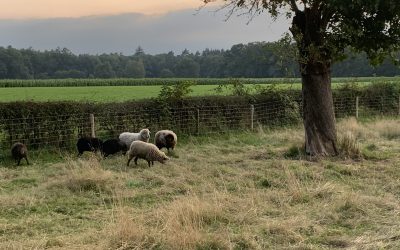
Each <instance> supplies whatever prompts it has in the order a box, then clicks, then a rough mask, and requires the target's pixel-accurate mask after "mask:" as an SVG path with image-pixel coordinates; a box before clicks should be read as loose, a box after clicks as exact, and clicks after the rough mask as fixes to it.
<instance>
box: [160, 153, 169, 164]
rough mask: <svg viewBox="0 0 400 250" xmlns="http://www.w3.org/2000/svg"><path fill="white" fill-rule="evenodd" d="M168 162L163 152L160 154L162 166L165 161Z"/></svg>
mask: <svg viewBox="0 0 400 250" xmlns="http://www.w3.org/2000/svg"><path fill="white" fill-rule="evenodd" d="M168 160H169V157H168V156H167V155H166V154H165V153H164V152H162V157H161V160H160V162H161V163H162V164H164V163H165V162H166V161H168Z"/></svg>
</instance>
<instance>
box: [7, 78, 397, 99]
mask: <svg viewBox="0 0 400 250" xmlns="http://www.w3.org/2000/svg"><path fill="white" fill-rule="evenodd" d="M399 79H400V78H398V77H392V78H390V77H376V78H373V77H369V78H366V77H364V78H334V79H332V82H333V88H337V87H339V86H341V85H343V84H345V83H357V84H359V85H368V84H371V83H373V82H379V81H386V82H400V80H399ZM186 80H190V81H193V82H194V83H196V85H195V86H193V87H192V90H193V91H192V93H191V94H190V95H191V96H205V95H228V94H230V92H229V91H228V90H226V89H223V91H222V92H221V93H219V92H216V91H215V88H216V87H217V86H218V84H222V83H229V82H230V81H232V80H231V79H222V78H221V79H201V78H200V79H64V80H0V87H1V86H3V87H1V88H0V89H1V91H0V102H13V101H43V102H46V101H89V102H123V101H132V100H140V99H147V98H154V97H157V96H158V94H159V92H160V90H161V84H163V83H165V84H174V83H176V82H180V81H186ZM241 80H242V81H243V82H245V83H249V84H246V86H247V87H249V86H254V85H261V86H265V87H266V86H271V84H273V85H274V86H275V87H276V88H278V89H297V90H300V89H301V84H300V81H299V79H285V78H281V79H280V78H278V79H273V78H267V79H241ZM151 84H153V85H151ZM135 85H140V86H135ZM34 86H36V87H34ZM38 86H40V87H38ZM253 92H254V91H253Z"/></svg>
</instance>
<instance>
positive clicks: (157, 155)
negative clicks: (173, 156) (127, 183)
mask: <svg viewBox="0 0 400 250" xmlns="http://www.w3.org/2000/svg"><path fill="white" fill-rule="evenodd" d="M133 158H135V160H134V161H135V165H137V160H138V158H140V159H145V160H146V161H147V163H148V164H149V167H150V162H151V164H152V165H154V161H158V162H161V163H162V164H164V163H165V161H166V160H169V158H168V157H167V156H166V155H165V153H164V152H163V151H161V150H159V149H158V148H157V146H156V145H154V144H151V143H147V142H143V141H134V142H132V144H131V146H130V148H129V151H128V163H127V164H126V165H127V167H129V163H130V162H131V160H132V159H133Z"/></svg>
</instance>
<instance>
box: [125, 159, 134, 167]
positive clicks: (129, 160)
mask: <svg viewBox="0 0 400 250" xmlns="http://www.w3.org/2000/svg"><path fill="white" fill-rule="evenodd" d="M132 159H133V157H131V156H129V158H128V163H127V164H126V166H127V167H129V163H130V162H131V160H132ZM135 163H136V162H135Z"/></svg>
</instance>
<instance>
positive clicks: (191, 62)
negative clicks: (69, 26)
mask: <svg viewBox="0 0 400 250" xmlns="http://www.w3.org/2000/svg"><path fill="white" fill-rule="evenodd" d="M277 46H278V42H253V43H248V44H236V45H233V46H232V47H231V48H230V49H227V50H223V49H221V50H218V49H205V50H203V51H202V52H195V53H192V52H189V51H188V50H186V49H185V50H183V51H182V53H180V54H175V53H174V52H172V51H170V52H168V53H162V54H156V55H151V54H146V53H145V51H144V50H143V49H142V48H141V47H140V46H139V47H138V48H137V49H136V51H135V53H134V54H133V55H123V54H121V53H110V54H98V55H90V54H79V55H76V54H74V53H72V52H71V51H70V50H68V49H67V48H57V49H54V50H45V51H39V50H34V49H32V48H29V49H16V48H13V47H11V46H8V47H0V79H65V78H125V77H126V78H172V77H174V78H180V77H182V78H230V77H232V78H240V77H246V78H274V77H299V70H298V65H297V62H296V60H295V56H290V55H286V56H283V55H282V52H279V49H278V50H277ZM399 75H400V68H399V67H398V66H396V65H394V64H393V62H392V61H391V60H389V59H387V60H385V61H384V62H383V64H381V65H379V66H377V67H374V66H371V65H370V63H369V60H368V58H367V57H366V55H365V54H364V53H359V54H354V53H351V52H348V56H347V58H346V59H345V60H343V61H340V62H337V63H335V64H334V65H333V66H332V76H333V77H368V76H389V77H390V76H399Z"/></svg>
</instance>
